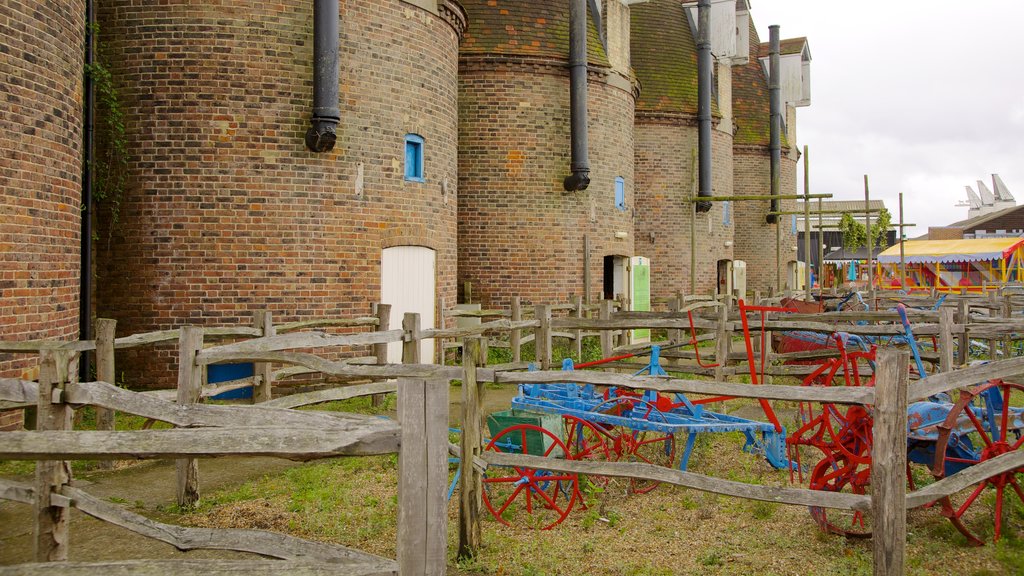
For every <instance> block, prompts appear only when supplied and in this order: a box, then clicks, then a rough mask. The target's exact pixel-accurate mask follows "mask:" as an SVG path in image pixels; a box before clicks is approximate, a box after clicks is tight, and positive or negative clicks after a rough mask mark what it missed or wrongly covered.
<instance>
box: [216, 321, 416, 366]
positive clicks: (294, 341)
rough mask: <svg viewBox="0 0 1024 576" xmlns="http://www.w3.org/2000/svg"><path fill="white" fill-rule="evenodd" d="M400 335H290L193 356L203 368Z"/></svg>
mask: <svg viewBox="0 0 1024 576" xmlns="http://www.w3.org/2000/svg"><path fill="white" fill-rule="evenodd" d="M402 335H403V334H402V331H401V330H389V331H388V332H367V333H363V334H348V335H343V336H338V335H333V334H327V333H324V332H293V333H291V334H281V335H278V336H272V337H270V338H259V339H255V340H246V341H244V342H236V343H234V344H225V345H223V346H216V347H214V348H207V349H206V350H203V351H201V352H200V353H199V354H198V355H197V356H196V362H197V363H198V364H200V365H202V366H205V365H207V364H219V363H223V362H238V361H244V360H246V359H247V358H248V357H249V356H248V355H250V354H252V353H253V352H275V351H279V350H291V349H297V348H325V347H332V346H366V345H373V344H380V343H383V342H398V341H399V340H401V339H402Z"/></svg>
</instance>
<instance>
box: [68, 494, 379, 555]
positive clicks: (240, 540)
mask: <svg viewBox="0 0 1024 576" xmlns="http://www.w3.org/2000/svg"><path fill="white" fill-rule="evenodd" d="M62 492H63V494H64V495H65V496H68V497H69V498H71V501H72V504H73V506H74V507H75V508H77V509H79V510H81V511H82V512H84V513H86V514H88V515H89V516H92V517H93V518H97V519H99V520H103V521H104V522H108V523H110V524H114V525H115V526H120V527H122V528H126V529H128V530H130V531H132V532H135V533H136V534H141V535H143V536H147V537H149V538H153V539H155V540H159V541H161V542H165V543H167V544H170V545H172V546H174V547H175V548H177V549H178V550H182V551H187V550H233V551H237V552H252V553H254V554H260V555H263V556H269V557H271V558H281V559H283V560H303V561H312V562H323V563H330V564H334V565H335V567H336V568H337V567H339V566H345V565H349V564H351V565H355V566H362V567H373V568H374V569H376V570H380V571H388V570H392V571H393V570H394V568H395V563H394V562H393V561H391V560H388V559H386V558H381V557H379V556H374V555H372V554H367V553H366V552H360V551H358V550H352V549H350V548H346V547H344V546H338V545H335V544H329V543H326V542H312V541H309V540H303V539H301V538H295V537H294V536H288V535H286V534H278V533H276V532H267V531H264V530H240V529H230V528H229V529H225V528H217V529H213V528H186V527H184V526H175V525H173V524H164V523H161V522H157V521H155V520H151V519H149V518H146V517H145V516H142V515H140V514H136V513H134V512H131V511H129V510H127V509H125V508H122V507H121V506H118V505H116V504H112V503H109V502H104V501H103V500H100V499H99V498H97V497H95V496H93V495H91V494H89V493H87V492H84V491H82V490H79V489H77V488H72V487H70V486H68V487H65V488H64V489H63V491H62ZM175 573H176V571H175Z"/></svg>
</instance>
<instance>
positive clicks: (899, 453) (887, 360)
mask: <svg viewBox="0 0 1024 576" xmlns="http://www.w3.org/2000/svg"><path fill="white" fill-rule="evenodd" d="M943 312H944V313H946V312H948V313H949V315H948V318H949V320H952V313H953V311H952V310H948V309H945V310H943ZM943 318H946V316H943ZM909 366H910V355H909V354H908V353H907V352H902V351H901V352H897V351H896V350H891V349H886V348H883V349H881V350H879V351H878V361H877V369H876V370H875V411H874V415H875V418H874V424H873V426H872V428H871V431H872V437H873V444H872V447H871V486H872V497H871V504H872V506H871V507H872V513H873V519H872V521H873V527H872V536H871V541H872V550H873V556H874V573H875V574H885V575H887V576H902V575H903V574H905V573H906V572H905V570H906V568H905V563H906V546H907V510H906V493H907V450H906V446H907V378H908V377H909Z"/></svg>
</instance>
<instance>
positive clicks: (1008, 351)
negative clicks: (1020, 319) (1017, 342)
mask: <svg viewBox="0 0 1024 576" xmlns="http://www.w3.org/2000/svg"><path fill="white" fill-rule="evenodd" d="M1002 305H1003V319H1004V320H1006V321H1007V322H1010V321H1011V320H1012V318H1013V302H1012V300H1011V297H1010V295H1009V294H1003V295H1002ZM1011 356H1013V342H1012V341H1011V340H1010V336H1008V335H1007V336H1005V337H1003V357H1004V358H1009V357H1011Z"/></svg>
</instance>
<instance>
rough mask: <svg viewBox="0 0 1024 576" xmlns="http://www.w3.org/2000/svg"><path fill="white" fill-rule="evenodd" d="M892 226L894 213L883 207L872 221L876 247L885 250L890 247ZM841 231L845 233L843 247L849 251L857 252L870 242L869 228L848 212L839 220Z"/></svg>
mask: <svg viewBox="0 0 1024 576" xmlns="http://www.w3.org/2000/svg"><path fill="white" fill-rule="evenodd" d="M890 228H892V214H890V213H889V211H888V210H886V209H885V208H882V210H881V212H879V213H878V215H877V216H876V217H875V218H873V219H872V222H871V237H872V243H873V244H874V246H875V248H878V249H879V250H885V249H886V248H888V247H889V239H888V233H889V229H890ZM839 231H840V232H842V234H843V248H844V249H845V250H846V251H847V252H855V251H857V249H858V248H860V247H861V246H866V245H867V243H868V234H867V228H866V227H865V226H864V225H863V224H861V223H860V222H858V221H856V220H855V219H854V218H853V216H850V215H849V214H848V213H847V214H843V217H842V219H840V220H839Z"/></svg>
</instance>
